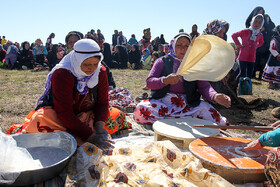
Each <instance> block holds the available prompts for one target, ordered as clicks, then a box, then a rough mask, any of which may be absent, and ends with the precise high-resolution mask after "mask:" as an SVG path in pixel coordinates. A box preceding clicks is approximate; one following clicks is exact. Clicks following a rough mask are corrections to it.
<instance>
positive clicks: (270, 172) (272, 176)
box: [264, 148, 280, 187]
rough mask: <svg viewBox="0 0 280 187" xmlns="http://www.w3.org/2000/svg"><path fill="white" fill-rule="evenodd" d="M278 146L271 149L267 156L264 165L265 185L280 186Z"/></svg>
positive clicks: (279, 152)
mask: <svg viewBox="0 0 280 187" xmlns="http://www.w3.org/2000/svg"><path fill="white" fill-rule="evenodd" d="M279 158H280V148H274V149H272V150H271V151H270V152H269V153H268V156H267V160H266V163H265V165H264V173H265V175H266V178H267V180H268V181H267V182H266V184H265V186H269V187H270V186H271V187H272V186H280V159H279Z"/></svg>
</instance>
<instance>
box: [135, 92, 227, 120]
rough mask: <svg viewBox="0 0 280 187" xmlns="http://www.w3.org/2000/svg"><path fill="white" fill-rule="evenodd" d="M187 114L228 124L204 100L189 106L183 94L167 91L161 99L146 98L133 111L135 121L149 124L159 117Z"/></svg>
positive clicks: (187, 115) (178, 116) (186, 115)
mask: <svg viewBox="0 0 280 187" xmlns="http://www.w3.org/2000/svg"><path fill="white" fill-rule="evenodd" d="M189 116H192V117H194V118H199V119H204V120H209V121H212V122H214V123H217V124H218V125H228V124H229V123H228V121H227V119H226V118H225V117H223V116H221V114H220V113H219V112H218V111H217V110H216V109H215V108H213V107H212V106H211V105H210V104H209V103H207V102H205V101H201V103H200V105H199V106H197V107H190V106H189V105H188V104H187V102H186V99H185V95H184V94H174V93H167V95H166V96H165V97H163V98H161V99H146V100H144V101H142V102H140V103H139V104H138V105H137V107H136V109H135V112H134V119H135V120H136V122H139V123H141V124H150V125H151V124H153V123H154V122H155V121H157V120H160V119H165V118H183V117H189Z"/></svg>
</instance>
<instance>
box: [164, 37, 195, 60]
mask: <svg viewBox="0 0 280 187" xmlns="http://www.w3.org/2000/svg"><path fill="white" fill-rule="evenodd" d="M181 37H186V38H187V39H189V41H190V43H191V41H192V37H191V36H190V35H189V34H187V33H185V32H180V33H179V34H177V35H176V36H175V37H174V38H173V39H172V40H171V41H170V45H169V53H168V55H170V56H172V57H173V58H176V59H177V56H176V51H175V44H176V42H177V40H178V39H179V38H181ZM177 60H179V59H177ZM180 61H181V60H180Z"/></svg>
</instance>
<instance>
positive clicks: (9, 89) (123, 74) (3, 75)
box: [0, 69, 280, 138]
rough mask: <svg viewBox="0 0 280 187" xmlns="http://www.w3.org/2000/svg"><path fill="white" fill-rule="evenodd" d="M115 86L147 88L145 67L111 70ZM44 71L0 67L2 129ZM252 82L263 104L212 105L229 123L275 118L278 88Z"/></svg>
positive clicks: (19, 112)
mask: <svg viewBox="0 0 280 187" xmlns="http://www.w3.org/2000/svg"><path fill="white" fill-rule="evenodd" d="M112 73H113V77H114V79H115V82H116V84H117V87H126V88H128V89H129V90H130V92H131V95H132V96H133V98H134V99H135V98H136V97H137V96H138V95H141V94H142V93H144V92H148V93H149V91H147V90H143V89H142V87H143V86H144V85H145V79H146V77H147V75H148V73H149V71H148V70H129V69H127V70H117V69H113V70H112ZM47 74H48V71H40V72H31V71H30V70H21V71H18V70H5V69H0V127H1V128H2V131H4V132H5V131H6V130H7V129H8V128H9V126H10V125H11V124H12V123H22V122H23V120H24V118H25V116H26V115H27V114H28V112H29V111H31V110H33V109H34V107H35V105H36V102H37V99H38V98H39V97H40V96H41V94H42V93H43V91H44V84H45V80H46V76H47ZM252 81H253V94H254V95H256V96H258V97H260V98H263V99H264V100H265V103H264V104H263V105H261V106H259V107H257V108H255V109H249V110H246V109H243V108H240V107H239V106H236V105H233V106H232V107H231V108H230V109H226V108H224V107H221V106H216V105H215V107H216V108H217V109H218V110H219V111H220V112H221V113H222V115H224V116H225V117H227V118H228V120H229V122H230V123H231V125H250V126H256V125H269V124H271V123H273V122H275V121H276V120H277V119H276V118H274V117H272V115H271V113H270V112H271V110H272V109H273V108H275V107H278V106H280V102H279V101H280V90H271V89H267V87H268V84H267V83H266V82H264V81H258V80H254V79H253V80H252ZM228 132H230V133H236V135H239V134H240V133H242V134H247V135H248V136H249V137H253V138H255V137H258V136H259V134H260V133H261V132H253V131H236V130H231V131H228Z"/></svg>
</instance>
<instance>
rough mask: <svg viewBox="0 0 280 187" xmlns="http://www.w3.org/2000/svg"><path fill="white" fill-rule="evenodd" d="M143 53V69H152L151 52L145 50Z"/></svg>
mask: <svg viewBox="0 0 280 187" xmlns="http://www.w3.org/2000/svg"><path fill="white" fill-rule="evenodd" d="M142 53H143V55H142V58H141V63H142V64H143V69H151V62H152V56H151V53H150V51H149V50H148V49H144V50H143V51H142Z"/></svg>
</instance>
